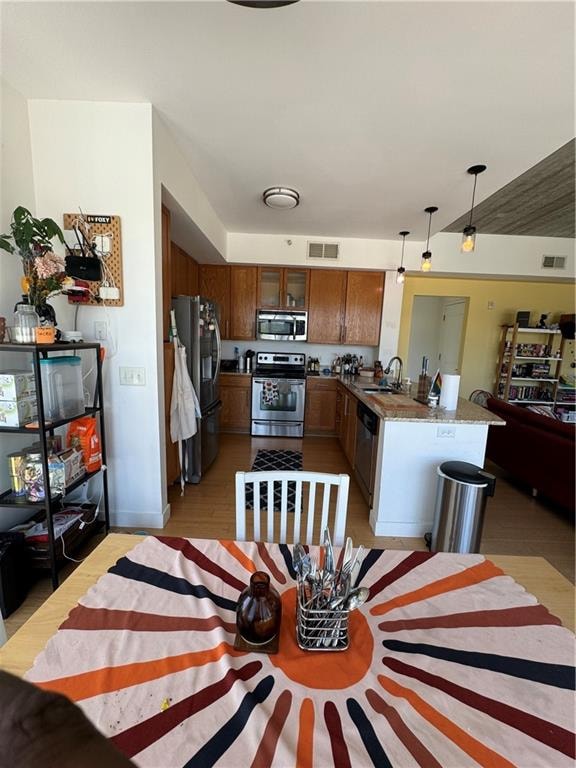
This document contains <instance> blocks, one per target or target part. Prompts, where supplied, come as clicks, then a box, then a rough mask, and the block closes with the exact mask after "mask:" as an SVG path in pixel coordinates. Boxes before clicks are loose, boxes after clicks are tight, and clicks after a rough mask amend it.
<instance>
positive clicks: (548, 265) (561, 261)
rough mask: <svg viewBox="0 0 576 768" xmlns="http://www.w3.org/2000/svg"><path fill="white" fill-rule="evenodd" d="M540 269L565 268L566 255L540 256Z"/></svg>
mask: <svg viewBox="0 0 576 768" xmlns="http://www.w3.org/2000/svg"><path fill="white" fill-rule="evenodd" d="M542 269H566V256H542Z"/></svg>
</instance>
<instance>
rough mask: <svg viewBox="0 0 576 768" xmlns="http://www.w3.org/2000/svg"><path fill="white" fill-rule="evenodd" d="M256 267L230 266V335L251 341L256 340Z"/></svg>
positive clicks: (233, 337) (231, 337)
mask: <svg viewBox="0 0 576 768" xmlns="http://www.w3.org/2000/svg"><path fill="white" fill-rule="evenodd" d="M257 291H258V267H243V266H236V265H233V266H230V313H229V315H230V335H229V336H228V337H227V338H230V339H238V340H240V341H251V340H252V339H255V338H256V304H257V301H256V300H257Z"/></svg>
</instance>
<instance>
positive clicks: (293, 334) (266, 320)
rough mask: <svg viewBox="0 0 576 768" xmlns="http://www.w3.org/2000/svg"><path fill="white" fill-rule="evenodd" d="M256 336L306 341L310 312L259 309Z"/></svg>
mask: <svg viewBox="0 0 576 768" xmlns="http://www.w3.org/2000/svg"><path fill="white" fill-rule="evenodd" d="M256 338H258V339H268V340H270V341H306V339H307V338H308V312H296V311H293V310H283V309H278V310H273V309H259V310H258V312H257V313H256Z"/></svg>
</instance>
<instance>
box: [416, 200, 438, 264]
mask: <svg viewBox="0 0 576 768" xmlns="http://www.w3.org/2000/svg"><path fill="white" fill-rule="evenodd" d="M437 210H438V206H436V205H429V206H428V208H424V211H425V212H426V213H427V214H428V215H429V216H430V218H429V219H428V237H427V238H426V250H425V251H424V253H423V254H422V264H421V265H420V269H421V270H422V272H430V270H431V269H432V251H429V250H428V244H429V243H430V226H431V224H432V214H433V213H436V211H437Z"/></svg>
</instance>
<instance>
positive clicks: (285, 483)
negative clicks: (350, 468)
mask: <svg viewBox="0 0 576 768" xmlns="http://www.w3.org/2000/svg"><path fill="white" fill-rule="evenodd" d="M289 484H290V486H289ZM274 486H276V489H278V486H280V503H279V504H274ZM349 486H350V477H349V476H348V475H331V474H327V473H325V472H301V471H293V472H236V539H237V540H238V541H246V536H247V527H248V523H249V522H250V518H251V526H250V528H251V530H250V531H249V533H250V534H251V535H250V538H251V539H252V540H253V541H277V542H279V543H281V544H285V543H287V538H286V537H287V530H288V529H289V528H291V529H292V538H291V542H290V543H295V542H302V543H303V544H312V543H313V538H314V536H315V537H316V543H319V542H320V541H321V537H322V534H323V532H324V529H325V528H326V526H329V528H330V533H331V537H332V542H333V543H334V545H335V546H342V544H344V534H345V531H346V515H347V512H348V489H349ZM250 488H251V489H252V509H251V510H250V509H247V494H246V491H247V489H250ZM333 488H335V493H331V491H332V489H333ZM322 489H323V492H322ZM263 490H264V491H265V492H266V493H267V501H266V504H265V508H262V507H264V505H263V504H262V502H261V498H262V495H261V493H262V491H263ZM289 490H290V492H291V493H290V496H292V495H293V499H292V498H291V499H290V504H289ZM276 495H277V496H278V494H276ZM320 497H321V498H320ZM331 497H333V498H334V499H335V504H333V505H332V506H331V504H330V501H331ZM275 507H276V510H275ZM289 507H290V511H289ZM292 509H293V511H292ZM275 511H277V512H278V513H279V526H278V531H277V532H275V518H276V517H277V515H275V514H274V513H275ZM263 515H264V518H265V526H262V525H261V522H262V520H261V518H262V516H263ZM289 523H290V524H289ZM302 523H304V525H302ZM263 528H265V530H264V531H263V530H262V529H263Z"/></svg>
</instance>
